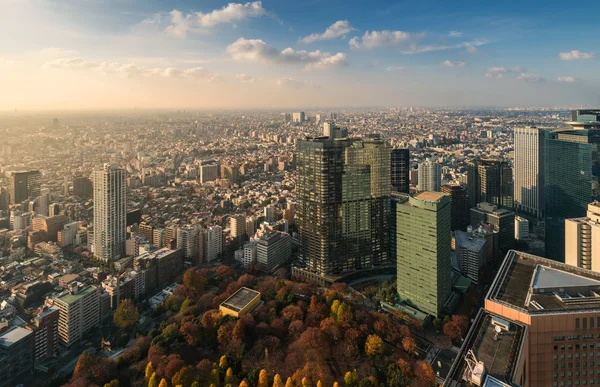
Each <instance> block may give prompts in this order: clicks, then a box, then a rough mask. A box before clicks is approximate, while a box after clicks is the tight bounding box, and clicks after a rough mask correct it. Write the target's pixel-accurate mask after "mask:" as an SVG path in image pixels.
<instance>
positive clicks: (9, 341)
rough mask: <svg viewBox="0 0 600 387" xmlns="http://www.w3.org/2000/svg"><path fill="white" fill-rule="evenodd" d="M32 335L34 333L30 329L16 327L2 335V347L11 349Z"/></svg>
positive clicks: (0, 337)
mask: <svg viewBox="0 0 600 387" xmlns="http://www.w3.org/2000/svg"><path fill="white" fill-rule="evenodd" d="M31 334H33V332H32V331H30V330H29V329H25V328H21V327H15V328H13V329H11V330H9V331H8V332H6V333H4V334H2V335H0V346H1V347H4V348H10V347H12V346H13V345H14V344H16V343H18V342H19V341H21V340H23V339H24V338H25V337H27V336H29V335H31Z"/></svg>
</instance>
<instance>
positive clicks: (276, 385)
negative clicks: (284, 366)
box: [273, 374, 284, 387]
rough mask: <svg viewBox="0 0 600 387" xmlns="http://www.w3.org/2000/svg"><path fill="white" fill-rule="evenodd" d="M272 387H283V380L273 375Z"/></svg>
mask: <svg viewBox="0 0 600 387" xmlns="http://www.w3.org/2000/svg"><path fill="white" fill-rule="evenodd" d="M273 387H284V386H283V380H281V376H279V374H275V377H274V378H273Z"/></svg>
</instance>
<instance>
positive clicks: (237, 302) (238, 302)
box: [221, 288, 260, 312]
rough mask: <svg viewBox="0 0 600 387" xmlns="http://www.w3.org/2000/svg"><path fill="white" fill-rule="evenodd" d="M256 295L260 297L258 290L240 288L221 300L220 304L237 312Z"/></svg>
mask: <svg viewBox="0 0 600 387" xmlns="http://www.w3.org/2000/svg"><path fill="white" fill-rule="evenodd" d="M256 297H260V292H257V291H256V290H252V289H249V288H240V289H239V290H238V291H237V292H235V293H233V294H232V295H231V296H230V297H229V298H228V299H226V300H225V301H223V303H222V304H221V306H223V307H225V308H227V309H230V310H233V311H235V312H239V311H240V310H242V309H244V307H245V306H246V305H248V304H249V303H250V302H251V301H252V300H254V299H255V298H256Z"/></svg>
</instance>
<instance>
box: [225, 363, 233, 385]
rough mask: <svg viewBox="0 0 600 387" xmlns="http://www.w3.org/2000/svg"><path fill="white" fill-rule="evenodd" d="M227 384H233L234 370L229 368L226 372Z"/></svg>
mask: <svg viewBox="0 0 600 387" xmlns="http://www.w3.org/2000/svg"><path fill="white" fill-rule="evenodd" d="M225 384H233V370H232V369H231V367H229V368H227V372H225Z"/></svg>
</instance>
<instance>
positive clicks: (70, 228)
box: [58, 222, 79, 247]
mask: <svg viewBox="0 0 600 387" xmlns="http://www.w3.org/2000/svg"><path fill="white" fill-rule="evenodd" d="M78 231H79V222H71V223H67V224H65V226H64V227H63V229H62V231H59V234H58V241H59V242H60V246H61V247H65V246H72V245H76V243H75V242H76V239H77V232H78Z"/></svg>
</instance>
